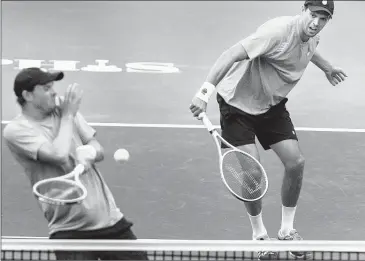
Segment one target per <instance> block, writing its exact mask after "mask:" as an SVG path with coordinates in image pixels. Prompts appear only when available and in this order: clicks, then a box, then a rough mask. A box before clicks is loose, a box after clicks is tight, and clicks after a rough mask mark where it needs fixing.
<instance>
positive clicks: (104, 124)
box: [1, 121, 365, 133]
mask: <svg viewBox="0 0 365 261" xmlns="http://www.w3.org/2000/svg"><path fill="white" fill-rule="evenodd" d="M8 123H9V121H1V124H8ZM89 124H90V126H93V127H116V128H120V127H130V128H170V129H204V128H205V126H204V125H192V124H190V125H189V124H143V123H118V122H90V123H89ZM214 127H215V128H220V126H219V125H215V126H214ZM295 130H296V131H313V132H349V133H364V132H365V129H348V128H311V127H297V128H295Z"/></svg>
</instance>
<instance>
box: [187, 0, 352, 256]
mask: <svg viewBox="0 0 365 261" xmlns="http://www.w3.org/2000/svg"><path fill="white" fill-rule="evenodd" d="M246 11H247V10H246ZM333 14H334V2H333V1H332V0H329V1H320V0H306V1H305V2H304V5H303V6H302V12H301V13H300V14H298V15H295V16H281V17H276V18H272V19H269V20H268V21H266V22H265V23H263V24H262V25H261V26H259V27H258V28H257V30H256V31H255V32H253V33H252V34H250V35H249V36H247V37H245V38H243V39H242V40H240V41H239V42H237V43H236V44H234V45H233V46H231V47H230V48H228V49H227V50H225V51H224V52H222V54H221V55H220V56H219V58H218V59H217V60H216V61H215V63H214V65H213V66H212V68H211V69H210V71H209V73H208V75H207V78H206V80H205V82H204V83H203V85H202V86H201V88H200V89H199V90H198V91H197V92H196V94H195V96H194V97H193V99H192V102H191V104H190V110H191V112H192V113H193V115H194V117H197V118H199V114H200V113H201V112H204V111H206V109H207V105H208V102H209V99H210V98H211V97H212V94H213V93H214V91H217V93H218V97H217V100H218V103H219V107H220V116H221V117H220V118H221V119H220V121H221V122H220V123H221V128H222V136H223V138H225V139H226V140H227V141H228V142H230V143H232V144H233V145H235V146H237V147H238V149H241V150H243V151H246V152H247V153H249V154H250V155H252V156H253V157H255V158H256V159H258V160H260V155H259V151H258V148H257V146H256V142H255V138H256V137H257V139H258V140H259V142H260V143H261V145H262V146H263V148H264V149H265V150H269V149H272V150H273V151H274V152H275V154H276V155H277V156H278V158H279V159H280V160H281V162H282V163H283V166H284V169H285V171H284V177H283V183H282V188H281V203H282V206H281V207H282V220H281V226H280V229H279V231H278V234H277V239H279V240H302V239H303V238H302V237H301V236H300V234H299V232H298V231H297V230H296V229H295V228H294V218H295V213H296V208H297V203H298V199H299V195H300V191H301V186H302V180H303V173H304V165H305V159H304V156H303V153H302V151H301V149H300V146H299V142H298V138H297V135H296V133H295V130H294V126H293V123H292V121H291V118H290V115H289V113H288V111H287V109H286V103H287V101H288V99H287V96H288V94H289V93H290V92H291V90H292V89H293V88H294V87H295V86H296V85H297V83H298V82H299V81H300V79H301V77H302V76H303V73H304V72H305V70H306V68H307V66H308V64H309V63H310V62H311V63H313V64H314V65H316V66H317V67H318V68H319V69H320V70H322V71H323V72H324V75H325V76H326V78H327V79H328V81H329V82H330V83H331V84H332V85H333V86H335V85H337V84H339V83H340V82H342V81H344V80H345V77H347V75H346V74H345V73H344V71H343V70H342V69H341V68H339V67H335V66H333V65H332V64H331V63H330V62H328V61H327V60H325V59H324V58H323V57H322V56H321V54H320V53H319V52H318V51H317V46H318V44H319V42H320V38H319V35H318V34H319V32H321V30H322V29H323V28H324V27H325V26H326V25H327V23H328V22H329V21H330V20H331V19H332V17H333ZM223 150H224V147H223ZM244 204H245V207H246V210H247V214H248V217H249V220H250V223H251V226H252V239H253V240H270V239H271V238H270V237H269V235H268V232H267V230H266V227H265V225H264V222H263V218H262V200H258V201H255V202H245V203H244ZM290 253H291V254H292V255H293V256H294V257H295V258H305V257H307V254H308V253H307V252H290ZM258 257H259V259H261V260H264V259H266V260H275V259H276V257H277V253H275V252H271V251H269V252H268V251H264V252H259V253H258Z"/></svg>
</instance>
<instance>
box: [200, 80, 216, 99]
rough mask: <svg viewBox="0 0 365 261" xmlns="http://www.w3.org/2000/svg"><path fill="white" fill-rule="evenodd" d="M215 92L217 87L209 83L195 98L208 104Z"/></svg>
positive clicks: (201, 88) (206, 83) (204, 85)
mask: <svg viewBox="0 0 365 261" xmlns="http://www.w3.org/2000/svg"><path fill="white" fill-rule="evenodd" d="M214 90H215V86H214V85H213V84H211V83H209V82H204V83H203V85H202V87H200V89H199V91H198V92H197V93H196V94H195V97H197V98H199V99H201V100H202V101H205V102H206V103H208V101H209V99H210V96H212V94H213V92H214Z"/></svg>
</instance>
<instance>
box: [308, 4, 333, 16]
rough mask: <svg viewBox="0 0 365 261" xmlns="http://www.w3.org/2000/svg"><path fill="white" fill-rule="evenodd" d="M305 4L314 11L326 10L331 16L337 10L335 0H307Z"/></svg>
mask: <svg viewBox="0 0 365 261" xmlns="http://www.w3.org/2000/svg"><path fill="white" fill-rule="evenodd" d="M304 6H307V7H308V8H309V10H311V11H312V12H316V11H325V12H327V13H328V14H329V15H330V16H331V17H332V16H333V13H334V11H335V3H334V1H333V0H328V1H326V0H323V1H322V0H306V1H305V3H304Z"/></svg>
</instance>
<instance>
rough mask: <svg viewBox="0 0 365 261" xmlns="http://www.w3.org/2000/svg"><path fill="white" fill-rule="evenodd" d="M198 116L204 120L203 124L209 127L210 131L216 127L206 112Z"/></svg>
mask: <svg viewBox="0 0 365 261" xmlns="http://www.w3.org/2000/svg"><path fill="white" fill-rule="evenodd" d="M198 118H199V119H201V121H202V122H203V124H204V125H205V127H206V128H207V129H208V131H209V132H211V131H212V130H214V129H215V128H214V126H213V124H212V123H211V122H210V120H209V119H208V117H207V115H206V113H205V112H202V113H200V114H199V116H198Z"/></svg>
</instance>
